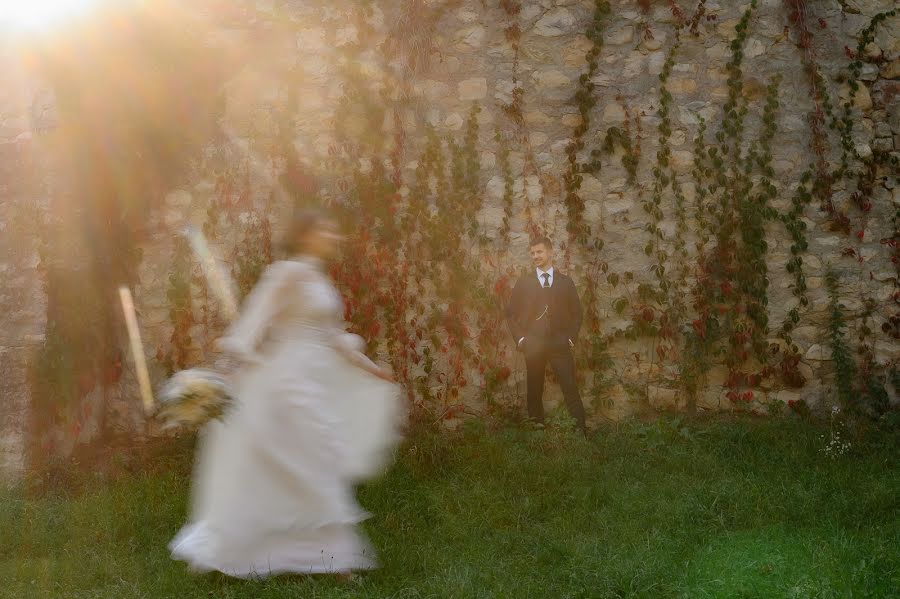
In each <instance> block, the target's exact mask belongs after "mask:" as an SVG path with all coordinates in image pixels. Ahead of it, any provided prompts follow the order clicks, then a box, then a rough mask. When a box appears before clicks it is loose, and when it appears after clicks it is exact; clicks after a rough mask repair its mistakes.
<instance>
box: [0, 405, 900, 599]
mask: <svg viewBox="0 0 900 599" xmlns="http://www.w3.org/2000/svg"><path fill="white" fill-rule="evenodd" d="M823 432H825V431H823V430H822V429H821V428H817V427H816V426H815V425H812V424H805V423H801V422H797V421H782V420H772V421H765V422H760V421H750V420H736V421H730V422H721V421H718V422H689V423H686V421H684V422H682V421H677V420H670V419H663V420H660V421H659V422H657V423H654V424H629V425H625V426H621V427H618V428H616V429H612V428H610V429H608V430H605V431H602V432H600V433H599V434H598V435H597V436H596V438H592V439H591V440H585V439H583V438H578V437H577V436H575V435H572V434H569V433H565V432H561V431H554V430H549V431H526V430H519V429H502V430H491V431H488V430H485V429H484V428H483V427H480V426H474V427H470V428H469V429H468V430H466V431H464V432H461V433H456V434H453V435H445V436H438V435H423V436H420V437H417V438H413V439H409V440H408V441H407V442H406V444H405V445H404V447H403V448H402V450H401V451H400V453H399V455H398V460H397V463H396V465H395V466H394V467H393V469H392V470H391V471H390V472H389V473H388V474H387V475H386V476H385V477H384V478H383V479H381V480H379V481H378V482H377V483H374V484H371V485H369V486H367V487H365V488H363V489H361V490H360V499H361V502H362V503H363V505H364V506H365V507H366V508H368V509H369V510H371V511H372V512H373V514H374V516H373V517H372V519H370V520H369V521H368V522H367V523H366V529H367V531H368V533H369V535H370V537H371V539H372V541H373V544H374V545H375V547H376V548H377V550H378V551H379V553H380V557H381V560H382V566H383V567H382V568H381V569H380V570H378V571H376V572H373V573H368V574H364V575H361V576H359V577H357V579H356V580H353V581H350V582H339V581H336V580H334V579H331V578H329V577H311V578H299V577H298V578H275V579H272V580H268V581H234V580H230V579H227V578H225V577H222V576H218V575H203V576H196V575H192V574H190V573H189V572H188V571H187V570H186V568H185V567H184V565H182V564H181V563H176V562H173V561H171V560H170V559H169V556H168V553H167V551H166V544H167V543H168V541H169V539H170V538H171V537H172V536H173V535H174V534H175V532H176V530H177V529H178V528H179V526H180V525H181V524H182V522H183V520H184V514H185V507H186V500H187V490H188V484H189V479H190V477H189V471H188V470H189V463H190V457H189V452H188V451H187V447H186V446H184V445H183V444H181V445H182V446H180V447H176V448H175V449H173V450H171V451H169V452H168V453H167V454H166V455H160V456H157V457H156V458H155V459H154V460H153V461H152V463H151V464H149V465H147V466H145V467H144V470H143V471H141V473H138V474H134V475H130V476H119V477H117V478H116V480H114V481H108V480H106V479H102V478H100V477H97V478H96V479H95V480H93V481H91V480H86V481H81V484H80V487H81V488H80V489H79V490H78V491H77V492H74V491H70V492H68V493H62V492H60V491H56V492H52V493H47V494H44V495H42V496H40V497H34V496H28V495H26V494H25V493H21V492H8V493H5V494H3V495H0V597H4V598H5V597H9V598H16V599H19V598H22V599H25V598H32V597H34V598H40V597H53V598H70V597H71V598H75V597H78V598H84V599H87V598H97V599H113V598H115V599H123V598H138V597H148V598H149V597H167V598H172V599H191V598H201V597H202V598H209V597H216V598H220V597H221V598H236V597H247V598H251V597H252V598H259V599H265V598H276V597H284V598H287V597H291V598H300V597H303V598H318V597H378V598H383V597H396V598H401V597H402V598H418V597H460V598H462V597H514V598H520V597H522V598H524V597H548V598H553V599H556V598H563V597H585V598H587V597H890V596H895V597H896V596H898V595H900V468H898V461H900V460H898V457H900V451H898V450H900V439H898V437H897V435H896V434H889V433H885V432H877V431H871V430H870V431H868V432H866V433H864V434H858V435H853V434H851V435H850V436H849V438H850V441H851V444H852V447H851V450H850V452H849V453H848V454H847V455H843V456H838V457H836V458H831V457H828V456H826V455H825V454H824V453H823V452H822V448H823V447H824V446H825V442H824V441H823V439H822V438H821V437H820V435H821V434H822V433H823ZM826 434H827V433H826ZM125 459H126V458H123V460H125ZM247 499H248V501H252V499H253V498H252V490H248V498H247Z"/></svg>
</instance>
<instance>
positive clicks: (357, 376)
mask: <svg viewBox="0 0 900 599" xmlns="http://www.w3.org/2000/svg"><path fill="white" fill-rule="evenodd" d="M340 239H341V237H340V235H339V234H338V231H337V226H336V225H335V223H334V222H333V221H331V220H330V219H328V218H326V217H324V216H322V215H320V214H318V213H314V212H303V213H298V214H297V215H295V217H294V219H293V221H292V223H291V225H290V227H289V231H288V238H287V240H288V242H289V244H288V245H289V246H291V247H290V249H291V250H292V253H293V255H294V257H293V258H291V259H290V260H284V261H280V262H275V263H274V264H272V265H271V266H270V267H269V268H268V269H267V270H266V272H265V273H264V274H263V276H262V278H261V280H260V282H259V284H258V285H257V287H256V288H255V289H254V290H253V292H252V293H251V294H250V295H249V296H248V298H247V300H246V303H245V304H244V306H243V309H242V313H241V316H240V317H239V318H238V320H237V321H236V322H235V323H234V325H233V326H232V327H231V328H230V330H228V331H227V333H226V335H225V337H224V338H222V339H220V341H219V343H220V345H221V347H222V349H224V350H225V351H227V352H229V353H230V354H232V355H234V356H235V357H237V358H238V359H239V360H240V362H241V363H242V367H241V368H240V369H239V370H238V371H237V372H236V373H235V375H234V376H233V379H232V388H233V390H234V395H235V399H236V405H235V407H234V408H233V410H232V411H231V412H230V413H229V414H228V415H227V416H226V417H225V419H224V421H223V422H221V421H218V420H216V421H212V422H210V423H209V424H208V425H207V426H206V428H205V429H204V431H203V432H202V435H201V439H200V449H199V453H198V459H197V464H196V467H195V468H196V469H195V473H194V484H193V497H192V506H191V515H190V523H189V524H187V525H186V526H185V527H184V528H183V529H182V530H181V531H180V532H179V533H178V535H177V536H176V538H175V539H174V540H173V541H172V543H171V544H170V549H171V550H172V555H173V557H175V558H176V559H180V560H183V561H186V562H188V564H189V565H190V566H191V567H192V568H193V569H195V570H200V571H210V570H218V571H220V572H223V573H225V574H228V575H231V576H237V577H252V576H267V575H272V574H279V573H299V574H312V573H326V572H327V573H349V572H350V571H352V570H358V569H368V568H373V567H375V565H376V562H375V556H374V554H373V553H372V550H371V548H370V547H369V545H368V544H367V543H366V541H365V539H364V538H363V537H362V535H361V534H360V532H359V531H358V530H357V524H358V523H359V522H360V521H362V520H363V519H365V518H366V517H367V514H366V513H365V512H364V511H363V510H362V509H361V508H360V507H359V505H357V503H356V500H355V496H354V485H355V484H357V483H359V482H361V481H363V480H365V479H367V478H370V477H372V476H373V475H375V474H377V473H378V472H379V470H380V469H381V468H382V467H383V466H384V465H385V464H386V462H387V460H388V458H389V457H390V452H391V450H392V449H393V447H394V445H395V444H396V442H397V441H398V439H399V426H400V423H401V419H402V417H403V410H402V409H401V403H400V393H399V390H398V388H397V385H395V384H394V383H393V381H392V379H391V376H390V375H389V374H388V372H387V371H385V370H383V369H382V368H380V367H379V366H377V365H375V364H374V363H373V362H372V361H370V360H369V359H368V358H367V357H366V356H365V355H364V354H363V353H362V350H363V341H362V339H360V338H359V337H357V336H356V335H352V334H349V333H346V332H345V331H344V323H343V321H342V314H343V304H342V301H341V297H340V295H339V294H338V292H337V290H336V289H335V288H334V286H333V285H332V283H331V281H330V280H329V278H328V277H327V275H326V274H325V272H324V270H323V269H324V266H323V262H324V261H325V260H326V259H328V258H329V257H331V256H332V255H333V254H334V253H335V251H336V249H337V247H338V244H339V242H340Z"/></svg>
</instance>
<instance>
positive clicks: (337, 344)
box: [332, 330, 394, 382]
mask: <svg viewBox="0 0 900 599" xmlns="http://www.w3.org/2000/svg"><path fill="white" fill-rule="evenodd" d="M332 345H333V346H334V348H335V349H337V350H338V351H339V352H340V353H341V354H342V355H343V356H344V357H345V358H347V360H349V361H350V363H351V364H353V365H354V366H357V367H358V368H362V369H363V370H365V371H366V372H369V373H370V374H373V375H375V376H377V377H378V378H381V379H384V380H386V381H391V382H394V377H393V376H391V373H390V372H388V371H387V370H386V369H384V368H382V367H381V366H379V365H377V364H376V363H375V362H373V361H372V360H370V359H369V357H368V356H367V355H366V354H364V353H363V349H364V348H365V341H363V338H362V337H360V336H359V335H354V334H353V333H348V332H346V331H344V330H339V331H337V332H336V333H335V335H334V336H333V337H332Z"/></svg>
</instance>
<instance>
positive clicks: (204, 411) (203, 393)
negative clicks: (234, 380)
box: [156, 368, 234, 430]
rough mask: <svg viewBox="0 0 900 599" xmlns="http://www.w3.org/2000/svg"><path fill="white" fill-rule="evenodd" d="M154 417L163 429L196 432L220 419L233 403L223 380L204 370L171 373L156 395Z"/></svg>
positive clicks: (192, 369)
mask: <svg viewBox="0 0 900 599" xmlns="http://www.w3.org/2000/svg"><path fill="white" fill-rule="evenodd" d="M158 397H159V409H158V411H157V413H156V417H157V418H158V419H159V420H160V421H161V422H162V423H163V429H164V430H165V429H174V428H184V427H186V428H196V427H199V426H200V425H202V424H204V423H206V422H207V421H209V420H212V419H214V418H221V417H222V416H224V415H225V413H226V412H227V411H228V408H229V407H230V406H231V404H232V403H233V402H234V400H233V398H232V395H231V391H230V389H229V387H228V383H227V382H226V381H225V378H224V377H223V376H222V375H221V374H219V373H217V372H214V371H212V370H208V369H205V368H190V369H188V370H182V371H181V372H177V373H175V375H173V376H172V378H170V379H169V380H168V381H166V384H165V385H163V388H162V389H161V390H160V392H159V396H158Z"/></svg>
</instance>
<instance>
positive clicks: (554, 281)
mask: <svg viewBox="0 0 900 599" xmlns="http://www.w3.org/2000/svg"><path fill="white" fill-rule="evenodd" d="M529 253H530V254H531V261H532V263H533V264H534V269H529V270H527V271H526V272H525V273H524V274H523V275H522V276H521V277H520V278H519V280H518V281H516V285H515V287H513V290H512V296H511V297H510V300H509V305H508V306H507V308H506V319H507V321H508V323H509V329H510V331H511V332H512V335H513V341H515V343H516V347H517V349H518V350H519V351H521V352H523V353H524V354H525V370H526V372H527V381H528V393H527V395H528V416H529V417H530V418H531V419H533V420H535V421H536V422H541V423H542V422H543V421H544V404H543V401H542V397H543V395H544V371H545V370H546V367H547V363H548V362H549V363H550V366H551V367H552V368H553V372H554V373H555V374H556V378H557V380H559V386H560V387H561V388H562V392H563V398H564V399H565V401H566V407H567V408H568V409H569V413H570V414H571V415H572V417H573V418H574V419H575V422H576V423H577V425H578V428H579V429H580V430H581V431H585V422H584V406H583V405H582V403H581V396H580V395H579V393H578V385H577V383H576V382H575V360H574V359H573V357H572V349H573V348H574V347H575V341H576V339H577V338H578V330H579V329H580V328H581V301H580V300H579V299H578V291H577V290H576V289H575V283H573V282H572V279H570V278H569V277H567V276H566V275H564V274H563V273H561V272H559V271H558V270H556V269H555V268H553V246H552V244H551V243H550V240H549V239H547V238H546V237H540V238H537V239H534V240H533V241H532V242H531V245H530V246H529Z"/></svg>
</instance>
